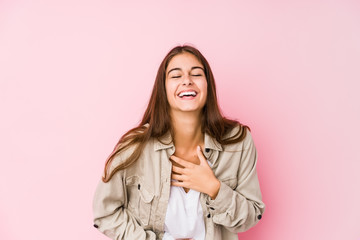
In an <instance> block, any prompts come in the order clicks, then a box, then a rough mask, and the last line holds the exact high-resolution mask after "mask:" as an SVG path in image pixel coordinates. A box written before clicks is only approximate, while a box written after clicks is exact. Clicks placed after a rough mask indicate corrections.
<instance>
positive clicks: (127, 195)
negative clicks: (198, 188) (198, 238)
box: [93, 129, 265, 240]
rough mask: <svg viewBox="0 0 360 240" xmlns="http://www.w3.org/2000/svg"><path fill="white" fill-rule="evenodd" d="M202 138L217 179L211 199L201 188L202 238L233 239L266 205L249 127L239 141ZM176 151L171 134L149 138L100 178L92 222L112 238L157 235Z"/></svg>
mask: <svg viewBox="0 0 360 240" xmlns="http://www.w3.org/2000/svg"><path fill="white" fill-rule="evenodd" d="M234 132H236V130H235V129H234V130H233V131H232V132H231V133H230V134H234ZM204 141H205V142H204V144H205V145H204V146H205V151H204V156H205V157H206V158H207V159H208V160H209V161H210V162H211V163H212V167H211V168H212V170H213V172H214V174H215V176H216V177H217V178H218V179H219V180H220V182H221V186H220V190H219V192H218V195H217V197H216V198H215V199H214V200H212V199H211V198H210V197H209V196H208V195H207V194H204V193H200V203H201V206H202V209H203V213H204V222H205V228H206V237H205V239H206V240H211V239H215V240H237V239H238V237H237V233H238V232H243V231H246V230H247V229H249V228H250V227H252V226H254V225H255V224H256V223H257V222H258V221H259V220H260V219H261V217H262V214H263V212H264V210H265V205H264V203H263V202H262V197H261V191H260V186H259V182H258V177H257V172H256V162H257V151H256V148H255V145H254V142H253V139H252V137H251V134H250V132H249V131H248V130H247V136H246V138H245V139H244V140H243V141H242V142H240V143H236V144H231V145H225V146H221V145H220V144H219V143H218V142H217V141H216V140H215V139H214V138H212V137H210V136H209V135H208V134H205V138H204ZM174 152H175V147H174V145H173V143H172V141H171V135H170V134H167V135H165V136H163V137H162V138H161V139H160V141H159V140H157V139H152V140H151V141H149V142H148V143H147V144H146V146H145V149H144V151H143V154H142V155H141V157H140V158H139V159H138V160H137V161H136V162H135V163H134V165H132V166H131V167H129V168H127V169H125V170H121V171H118V172H117V173H116V174H115V175H114V176H113V177H112V179H111V180H110V181H109V182H108V183H104V182H102V180H100V182H99V184H98V186H97V189H96V192H95V196H94V200H93V214H94V227H96V228H98V230H99V231H101V232H102V233H104V234H105V235H107V236H108V237H110V238H112V239H118V240H120V239H125V240H132V239H134V240H135V239H136V240H142V239H149V240H150V239H151V240H155V239H156V240H158V239H159V240H161V239H162V237H163V234H164V220H165V215H166V210H167V203H168V199H169V194H170V182H171V178H170V176H171V169H172V163H171V161H170V160H169V157H170V156H171V155H172V154H173V153H174ZM129 154H131V149H129V150H127V151H126V152H124V153H123V154H121V155H120V156H117V157H116V158H115V159H114V161H113V165H112V167H114V166H115V165H116V164H119V162H121V161H122V160H123V159H125V158H126V157H127V156H129Z"/></svg>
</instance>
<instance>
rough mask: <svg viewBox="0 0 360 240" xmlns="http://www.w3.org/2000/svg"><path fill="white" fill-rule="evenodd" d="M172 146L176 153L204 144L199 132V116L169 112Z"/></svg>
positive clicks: (189, 113) (194, 113) (201, 134)
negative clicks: (172, 132) (172, 133)
mask: <svg viewBox="0 0 360 240" xmlns="http://www.w3.org/2000/svg"><path fill="white" fill-rule="evenodd" d="M171 120H172V127H173V130H174V139H173V140H174V144H175V148H176V149H177V151H178V150H179V151H182V150H184V151H186V150H193V149H196V147H197V146H198V145H200V146H202V145H203V143H204V134H203V133H202V132H201V114H200V113H198V112H171Z"/></svg>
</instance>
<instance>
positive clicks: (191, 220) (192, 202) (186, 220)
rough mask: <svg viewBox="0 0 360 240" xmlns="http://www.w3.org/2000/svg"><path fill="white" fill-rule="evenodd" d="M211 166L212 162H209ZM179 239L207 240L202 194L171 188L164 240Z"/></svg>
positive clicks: (175, 187) (191, 190) (190, 190)
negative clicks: (201, 200) (201, 202)
mask: <svg viewBox="0 0 360 240" xmlns="http://www.w3.org/2000/svg"><path fill="white" fill-rule="evenodd" d="M208 163H209V165H210V166H211V163H210V161H208ZM173 181H176V180H173ZM178 238H180V239H181V238H192V239H194V240H204V239H205V224H204V217H203V210H202V207H201V204H200V192H198V191H195V190H193V189H189V191H188V192H187V193H186V192H185V190H184V188H182V187H177V186H171V190H170V198H169V202H168V207H167V210H166V217H165V234H164V237H163V239H162V240H174V239H178Z"/></svg>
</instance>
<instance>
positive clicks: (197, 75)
mask: <svg viewBox="0 0 360 240" xmlns="http://www.w3.org/2000/svg"><path fill="white" fill-rule="evenodd" d="M193 76H194V77H200V76H202V75H201V74H196V75H193Z"/></svg>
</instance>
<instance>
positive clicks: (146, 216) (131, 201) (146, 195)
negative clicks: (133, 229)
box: [126, 176, 154, 226]
mask: <svg viewBox="0 0 360 240" xmlns="http://www.w3.org/2000/svg"><path fill="white" fill-rule="evenodd" d="M126 188H127V195H128V208H129V210H130V211H131V212H132V213H133V214H134V216H135V217H136V218H137V219H138V220H140V223H141V225H142V226H146V225H148V224H149V220H150V213H151V205H152V204H151V203H152V200H153V198H154V194H153V193H152V192H151V191H150V190H149V187H147V186H146V185H145V184H144V182H143V181H142V179H141V178H140V177H139V176H130V177H127V178H126Z"/></svg>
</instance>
